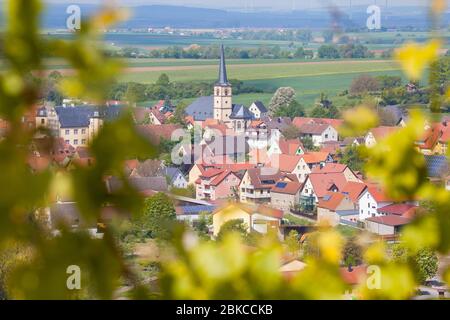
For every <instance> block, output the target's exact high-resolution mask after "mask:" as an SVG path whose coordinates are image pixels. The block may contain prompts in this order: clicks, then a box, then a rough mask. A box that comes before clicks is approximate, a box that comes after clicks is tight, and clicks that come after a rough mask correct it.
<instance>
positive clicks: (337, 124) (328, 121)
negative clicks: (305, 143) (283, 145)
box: [292, 117, 344, 131]
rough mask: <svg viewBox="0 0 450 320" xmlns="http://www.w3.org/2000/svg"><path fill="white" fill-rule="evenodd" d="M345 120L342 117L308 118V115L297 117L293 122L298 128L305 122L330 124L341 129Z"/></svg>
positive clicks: (336, 128)
mask: <svg viewBox="0 0 450 320" xmlns="http://www.w3.org/2000/svg"><path fill="white" fill-rule="evenodd" d="M343 122H344V120H342V119H330V118H308V117H295V118H294V119H293V120H292V124H293V125H294V126H296V127H297V128H300V127H301V126H303V125H304V124H329V125H330V126H332V127H333V128H334V129H335V130H336V131H338V130H339V127H340V126H341V125H342V123H343Z"/></svg>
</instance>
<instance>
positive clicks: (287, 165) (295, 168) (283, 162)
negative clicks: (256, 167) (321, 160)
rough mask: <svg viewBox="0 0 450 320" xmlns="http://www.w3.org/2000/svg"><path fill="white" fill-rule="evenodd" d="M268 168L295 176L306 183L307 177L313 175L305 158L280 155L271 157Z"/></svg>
mask: <svg viewBox="0 0 450 320" xmlns="http://www.w3.org/2000/svg"><path fill="white" fill-rule="evenodd" d="M267 167H271V168H274V169H279V170H280V171H281V172H283V173H286V174H293V175H295V176H296V177H297V178H298V180H299V181H300V182H303V181H305V179H306V177H307V176H308V175H309V174H310V173H311V169H310V167H309V165H308V164H307V163H306V161H305V158H304V156H296V155H288V154H279V155H272V157H270V160H269V163H267Z"/></svg>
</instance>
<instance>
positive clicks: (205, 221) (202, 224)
mask: <svg viewBox="0 0 450 320" xmlns="http://www.w3.org/2000/svg"><path fill="white" fill-rule="evenodd" d="M212 224H213V221H212V214H211V213H209V212H200V216H199V218H198V220H197V221H196V222H195V223H194V230H195V231H196V232H197V234H198V236H199V237H200V238H202V239H211V237H210V235H209V228H210V226H211V225H212Z"/></svg>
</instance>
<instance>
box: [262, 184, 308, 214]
mask: <svg viewBox="0 0 450 320" xmlns="http://www.w3.org/2000/svg"><path fill="white" fill-rule="evenodd" d="M301 189H302V183H300V182H296V181H279V182H277V183H276V184H275V186H274V187H273V188H272V192H271V193H270V204H271V206H272V207H274V208H277V209H280V210H283V211H285V212H286V211H289V210H290V209H292V208H295V206H297V205H298V204H299V203H300V191H301Z"/></svg>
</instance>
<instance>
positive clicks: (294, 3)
mask: <svg viewBox="0 0 450 320" xmlns="http://www.w3.org/2000/svg"><path fill="white" fill-rule="evenodd" d="M105 1H112V2H116V3H119V4H121V5H142V4H164V5H184V6H195V7H205V8H219V9H250V8H252V7H253V8H254V9H267V10H292V9H293V8H294V9H307V8H317V7H328V6H329V5H330V4H335V5H337V6H349V3H350V2H352V3H353V5H370V4H378V5H380V6H384V5H385V4H386V0H47V2H53V3H67V4H71V3H102V2H105ZM387 1H388V5H389V6H404V5H427V4H428V3H429V0H387ZM447 1H448V2H449V3H450V0H447Z"/></svg>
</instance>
